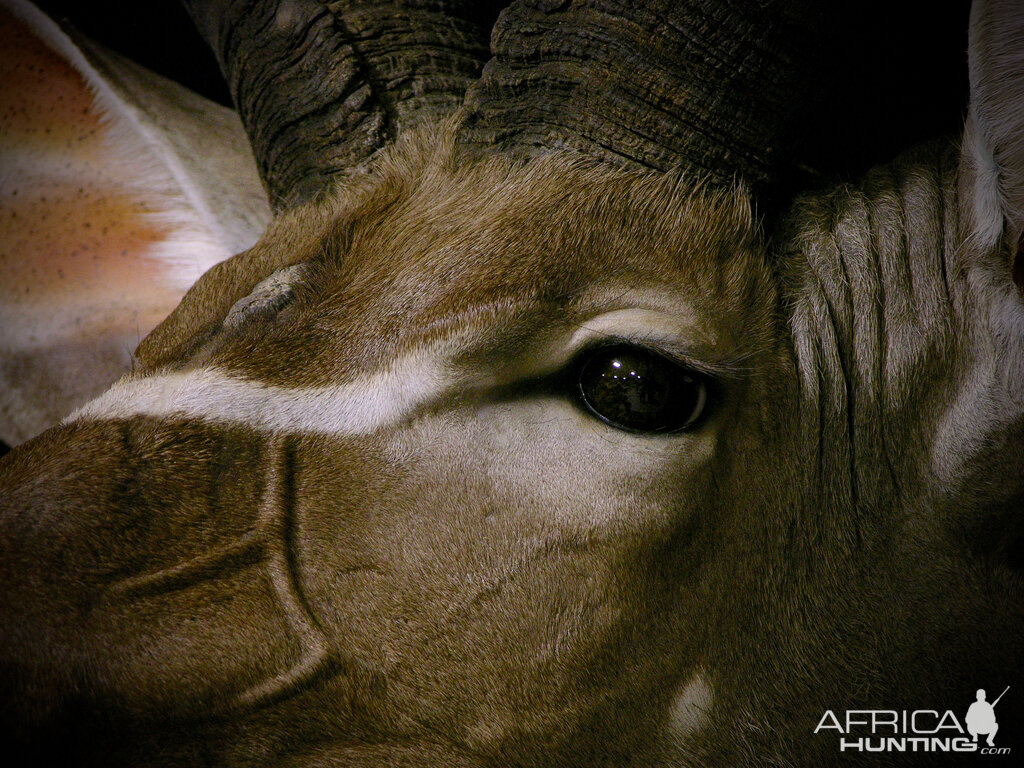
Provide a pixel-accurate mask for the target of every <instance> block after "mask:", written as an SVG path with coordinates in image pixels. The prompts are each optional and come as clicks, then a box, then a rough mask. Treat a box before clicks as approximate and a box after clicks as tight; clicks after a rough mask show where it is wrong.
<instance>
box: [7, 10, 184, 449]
mask: <svg viewBox="0 0 1024 768" xmlns="http://www.w3.org/2000/svg"><path fill="white" fill-rule="evenodd" d="M110 125H111V122H110V121H109V120H107V119H104V118H103V116H102V114H101V112H100V111H99V109H98V107H97V105H96V104H95V102H94V97H93V93H92V92H91V90H90V88H89V87H88V85H87V82H86V80H85V79H84V78H83V77H82V75H80V74H79V72H78V71H77V70H75V69H74V68H73V67H72V66H71V65H70V64H69V63H68V62H67V61H65V60H64V58H62V56H61V55H59V54H58V53H56V52H55V51H53V50H51V49H50V48H49V47H48V46H47V45H46V44H45V43H43V42H42V41H41V40H40V39H39V38H38V37H37V33H36V32H35V31H34V30H33V29H31V28H30V27H28V26H26V25H25V24H23V23H22V22H21V21H20V20H18V19H16V18H15V17H13V16H12V15H11V14H10V13H9V12H7V11H6V10H4V9H0V170H2V173H0V328H2V333H0V389H2V390H3V391H2V392H0V430H2V431H0V437H3V436H5V435H6V439H8V440H13V441H14V442H17V441H19V440H22V439H25V438H27V437H29V436H31V435H32V434H35V433H36V432H38V431H39V430H40V429H42V428H44V427H46V426H49V424H52V423H55V422H56V421H57V420H59V418H61V417H62V416H64V415H66V414H67V413H69V412H70V411H71V410H73V409H74V408H75V407H77V406H78V405H80V404H81V403H82V402H84V401H85V400H87V399H89V398H90V397H93V396H95V395H96V394H98V393H99V392H101V391H103V390H104V389H105V388H106V387H107V386H109V385H110V384H111V383H112V382H113V381H114V380H115V379H116V378H117V377H118V376H120V375H121V374H122V373H124V372H125V371H126V370H127V367H128V364H129V360H130V354H129V353H130V352H131V351H132V350H133V349H134V348H135V346H136V345H137V344H138V342H139V340H140V339H141V337H142V336H144V335H145V334H146V333H148V332H149V331H150V330H151V329H152V328H153V327H154V326H155V325H156V324H157V323H158V322H159V321H160V320H161V319H163V317H165V316H166V315H167V314H168V313H169V312H170V311H171V310H172V309H173V308H174V306H175V305H176V304H177V303H178V301H179V299H180V297H181V293H182V290H183V289H182V286H181V283H182V280H181V276H180V273H181V271H182V268H181V266H176V265H175V264H174V263H173V262H168V261H167V260H166V259H161V258H159V257H155V254H156V251H157V248H158V247H159V246H161V245H162V244H165V243H167V242H168V241H169V240H170V239H172V238H173V237H174V235H175V234H176V232H175V229H174V225H173V224H171V223H168V222H167V219H166V217H162V216H160V215H154V213H156V214H161V213H162V212H161V211H159V210H154V207H155V206H154V202H153V199H152V197H150V199H148V200H147V199H146V197H145V196H144V195H143V194H142V193H140V191H139V190H140V189H143V188H144V186H143V185H140V183H139V181H138V179H135V178H124V177H123V176H120V175H119V169H123V168H124V167H125V159H126V155H125V152H126V151H127V152H128V155H129V156H130V157H129V158H128V159H130V160H131V161H132V162H136V160H137V159H138V160H140V161H142V166H141V167H143V168H145V167H146V166H145V158H141V157H138V152H137V150H125V149H124V147H123V146H120V145H117V144H115V143H113V142H111V141H110V140H109V136H110ZM196 276H198V271H197V274H196V275H195V276H193V277H196Z"/></svg>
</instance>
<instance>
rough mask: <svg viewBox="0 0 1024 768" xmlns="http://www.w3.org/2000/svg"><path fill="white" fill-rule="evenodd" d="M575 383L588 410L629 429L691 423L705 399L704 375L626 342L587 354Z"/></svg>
mask: <svg viewBox="0 0 1024 768" xmlns="http://www.w3.org/2000/svg"><path fill="white" fill-rule="evenodd" d="M577 386H578V393H579V398H580V400H581V401H582V403H583V405H584V406H585V407H586V408H587V410H588V411H590V413H592V414H593V415H594V416H596V417H597V418H599V419H600V420H601V421H604V422H605V423H607V424H609V425H610V426H612V427H615V428H617V429H622V430H626V431H630V432H643V433H654V434H657V433H664V432H676V431H680V430H683V429H686V428H688V427H692V426H694V425H695V424H696V423H697V421H698V420H699V418H700V417H701V415H702V414H703V412H704V409H705V406H706V404H707V390H708V387H707V383H706V381H705V378H704V376H703V375H701V374H699V373H697V372H695V371H692V370H690V369H688V368H685V367H683V366H681V365H679V364H677V363H675V362H673V361H671V360H669V359H667V358H665V357H662V356H661V355H659V354H657V353H655V352H651V351H650V350H647V349H645V348H643V347H638V346H631V345H628V344H620V345H615V346H610V347H603V348H599V349H596V350H593V351H591V352H589V353H587V355H586V356H585V358H584V359H583V362H582V364H581V366H580V368H579V374H578V382H577Z"/></svg>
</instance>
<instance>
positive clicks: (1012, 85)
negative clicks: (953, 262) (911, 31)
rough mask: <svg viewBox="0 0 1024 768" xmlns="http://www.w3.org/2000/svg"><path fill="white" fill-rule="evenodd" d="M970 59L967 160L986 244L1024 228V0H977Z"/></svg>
mask: <svg viewBox="0 0 1024 768" xmlns="http://www.w3.org/2000/svg"><path fill="white" fill-rule="evenodd" d="M968 61H969V72H970V80H971V105H970V111H969V113H968V120H967V128H966V131H965V133H964V149H963V151H964V161H965V162H966V163H967V164H968V166H969V167H971V169H972V170H973V176H974V178H973V183H974V190H973V196H972V198H973V199H972V201H971V207H972V211H971V218H972V220H971V228H972V235H973V237H974V239H975V240H976V242H977V245H978V246H980V247H981V248H982V249H986V250H987V249H991V248H994V247H995V246H996V245H997V244H998V242H999V240H1000V238H1001V237H1002V236H1003V235H1004V233H1005V234H1008V235H1009V236H1010V237H1012V238H1014V241H1016V239H1017V238H1019V237H1020V235H1021V232H1022V231H1024V3H1022V2H1021V1H1020V0H975V2H974V5H973V6H972V8H971V22H970V33H969V38H968Z"/></svg>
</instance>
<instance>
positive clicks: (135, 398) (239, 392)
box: [64, 357, 446, 435]
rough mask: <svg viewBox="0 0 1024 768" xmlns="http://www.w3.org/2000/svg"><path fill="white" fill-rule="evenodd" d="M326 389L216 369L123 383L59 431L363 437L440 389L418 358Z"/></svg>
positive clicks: (433, 372) (432, 370) (438, 378)
mask: <svg viewBox="0 0 1024 768" xmlns="http://www.w3.org/2000/svg"><path fill="white" fill-rule="evenodd" d="M401 362H402V365H401V366H396V367H394V368H392V369H391V370H388V371H383V372H381V373H377V374H374V375H372V376H366V377H364V378H361V379H357V380H356V381H353V382H350V383H347V384H339V385H336V386H327V387H307V388H286V387H277V386H271V385H268V384H264V383H262V382H259V381H251V380H247V379H241V378H237V377H233V376H230V375H228V374H227V373H225V372H223V371H218V370H215V369H201V370H196V371H188V372H185V373H171V374H165V375H158V376H149V377H146V378H141V379H123V380H122V381H120V382H118V383H117V384H115V385H114V386H113V387H111V388H110V389H109V390H108V391H107V392H106V393H104V394H102V395H100V396H99V397H98V398H96V399H95V400H93V401H91V402H89V403H86V404H85V405H83V406H82V407H81V408H79V409H78V410H77V411H75V412H74V413H72V414H71V415H70V416H68V417H67V418H66V419H65V420H64V423H65V424H67V423H71V422H75V421H104V420H112V419H128V418H132V417H133V416H151V417H155V418H187V419H202V420H206V421H213V422H218V423H222V424H234V425H240V426H248V427H251V428H253V429H265V430H270V431H275V432H277V431H280V432H298V433H306V434H327V435H362V434H367V433H370V432H373V431H375V430H377V429H380V428H381V427H384V426H387V425H391V424H396V423H398V422H400V421H402V420H403V419H404V418H406V417H407V416H408V415H409V414H411V413H412V412H413V411H415V409H416V408H418V407H419V406H421V405H423V404H424V403H427V402H429V401H431V400H433V399H436V398H437V397H438V396H439V395H440V394H441V392H442V391H444V389H445V384H446V382H445V381H444V378H443V377H442V375H441V372H440V370H438V368H437V366H436V365H431V364H429V362H428V361H426V360H424V358H423V357H415V358H406V359H405V360H403V361H401Z"/></svg>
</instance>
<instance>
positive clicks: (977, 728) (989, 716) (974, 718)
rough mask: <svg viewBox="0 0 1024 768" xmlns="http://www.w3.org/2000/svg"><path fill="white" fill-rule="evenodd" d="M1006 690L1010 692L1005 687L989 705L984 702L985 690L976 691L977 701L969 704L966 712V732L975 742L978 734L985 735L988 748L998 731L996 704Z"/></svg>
mask: <svg viewBox="0 0 1024 768" xmlns="http://www.w3.org/2000/svg"><path fill="white" fill-rule="evenodd" d="M1008 690H1010V686H1006V690H1004V691H1003V692H1002V693H1000V694H999V697H998V698H997V699H996V700H995V701H993V702H992V703H991V704H989V703H988V702H987V701H985V689H984V688H979V689H978V695H977V701H975V702H974V703H973V704H971V706H970V708H969V709H968V710H967V717H966V718H964V719H965V720H966V721H967V732H968V733H970V734H971V736H973V737H974V740H975V741H977V740H978V735H979V734H987V735H988V738H987V739H986V742H987V743H988V745H989V746H990V747H991V746H993V745H994V741H995V737H996V731H998V730H999V723H997V722H996V704H998V703H999V699H1001V698H1003V696H1005V695H1006V691H1008Z"/></svg>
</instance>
